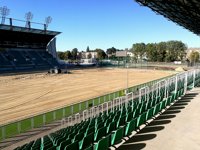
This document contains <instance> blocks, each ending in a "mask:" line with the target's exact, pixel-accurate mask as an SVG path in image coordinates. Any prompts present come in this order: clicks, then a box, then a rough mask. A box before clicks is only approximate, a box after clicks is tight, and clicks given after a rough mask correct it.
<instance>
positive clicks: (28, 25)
mask: <svg viewBox="0 0 200 150" xmlns="http://www.w3.org/2000/svg"><path fill="white" fill-rule="evenodd" d="M25 19H26V26H25V27H26V28H29V29H30V28H31V20H32V19H33V14H32V13H31V12H30V11H29V12H27V13H26V14H25Z"/></svg>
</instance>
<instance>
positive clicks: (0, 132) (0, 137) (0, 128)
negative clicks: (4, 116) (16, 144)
mask: <svg viewBox="0 0 200 150" xmlns="http://www.w3.org/2000/svg"><path fill="white" fill-rule="evenodd" d="M1 140H3V137H2V127H0V141H1Z"/></svg>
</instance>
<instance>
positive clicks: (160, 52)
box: [156, 42, 167, 62]
mask: <svg viewBox="0 0 200 150" xmlns="http://www.w3.org/2000/svg"><path fill="white" fill-rule="evenodd" d="M156 49H157V61H159V62H163V61H165V56H166V49H167V45H166V42H160V43H158V44H157V46H156Z"/></svg>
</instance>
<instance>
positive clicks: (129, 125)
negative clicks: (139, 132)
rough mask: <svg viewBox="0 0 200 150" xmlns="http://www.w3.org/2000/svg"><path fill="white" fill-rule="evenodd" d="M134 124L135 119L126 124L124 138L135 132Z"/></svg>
mask: <svg viewBox="0 0 200 150" xmlns="http://www.w3.org/2000/svg"><path fill="white" fill-rule="evenodd" d="M136 123H137V119H132V120H131V121H129V122H127V124H126V129H125V136H128V135H130V134H131V133H132V132H133V131H136Z"/></svg>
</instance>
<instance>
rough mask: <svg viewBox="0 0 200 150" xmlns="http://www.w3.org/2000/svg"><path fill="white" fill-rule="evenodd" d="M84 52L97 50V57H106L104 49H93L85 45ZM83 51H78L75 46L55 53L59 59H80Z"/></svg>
mask: <svg viewBox="0 0 200 150" xmlns="http://www.w3.org/2000/svg"><path fill="white" fill-rule="evenodd" d="M86 52H88V53H90V52H97V59H105V58H106V57H107V55H106V53H105V52H104V50H102V49H98V48H97V49H95V50H90V49H89V47H87V49H86ZM84 53H85V52H83V51H81V52H79V51H78V49H77V48H74V49H72V50H71V51H70V50H67V51H64V52H61V51H58V52H57V55H58V57H59V58H60V59H62V60H72V61H74V60H80V59H82V57H83V56H84ZM90 57H91V54H90ZM84 58H85V57H84Z"/></svg>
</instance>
